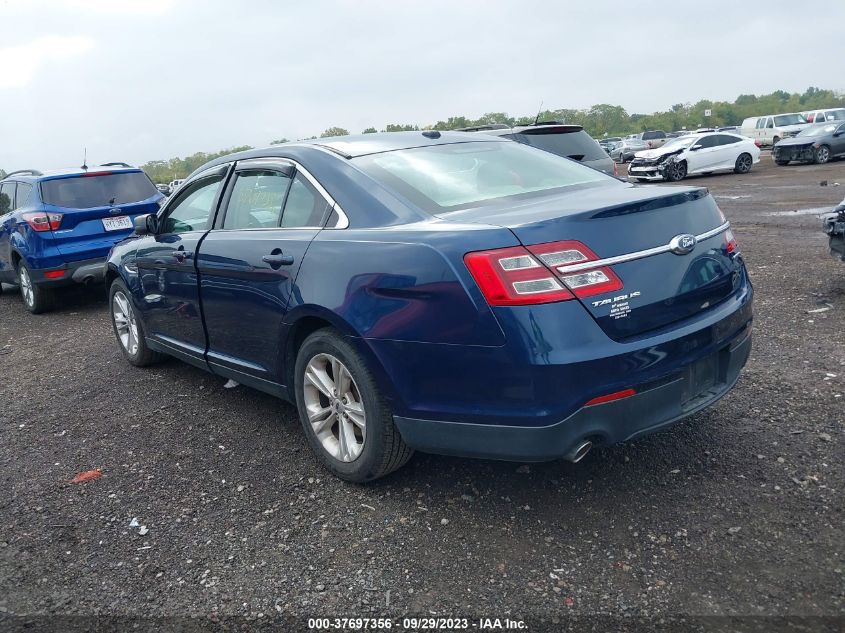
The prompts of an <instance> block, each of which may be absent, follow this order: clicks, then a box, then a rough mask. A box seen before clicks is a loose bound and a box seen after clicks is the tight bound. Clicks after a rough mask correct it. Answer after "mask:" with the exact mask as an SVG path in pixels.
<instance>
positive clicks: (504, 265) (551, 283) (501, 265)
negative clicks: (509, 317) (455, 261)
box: [464, 246, 573, 306]
mask: <svg viewBox="0 0 845 633" xmlns="http://www.w3.org/2000/svg"><path fill="white" fill-rule="evenodd" d="M464 262H465V263H466V265H467V268H469V272H470V274H472V277H473V279H475V283H477V284H478V287H479V288H480V289H481V292H482V293H483V294H484V298H485V299H487V303H489V304H490V305H491V306H520V305H532V304H537V303H552V302H554V301H565V300H567V299H572V298H573V297H572V293H571V292H569V291H568V290H567V289H566V288H564V287H563V284H561V283H560V282H559V281H558V280H557V279H556V278H555V276H554V275H553V274H552V273H551V271H549V270H548V269H547V268H546V267H544V266H543V265H541V264H540V263H538V262H537V260H536V259H534V258H533V257H532V256H531V253H529V252H528V250H526V249H525V248H523V247H522V246H514V247H513V248H499V249H496V250H492V251H477V252H475V253H467V254H466V255H465V256H464Z"/></svg>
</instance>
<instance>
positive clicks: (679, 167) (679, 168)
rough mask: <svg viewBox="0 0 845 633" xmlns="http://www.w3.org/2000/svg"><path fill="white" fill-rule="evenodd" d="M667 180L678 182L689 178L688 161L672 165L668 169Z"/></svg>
mask: <svg viewBox="0 0 845 633" xmlns="http://www.w3.org/2000/svg"><path fill="white" fill-rule="evenodd" d="M665 176H666V180H668V181H669V182H678V181H679V180H683V179H684V178H686V177H687V161H685V160H682V161H678V162H676V163H672V164H671V165H669V166H668V167H667V168H666V174H665Z"/></svg>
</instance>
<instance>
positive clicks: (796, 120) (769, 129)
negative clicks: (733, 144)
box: [740, 112, 809, 146]
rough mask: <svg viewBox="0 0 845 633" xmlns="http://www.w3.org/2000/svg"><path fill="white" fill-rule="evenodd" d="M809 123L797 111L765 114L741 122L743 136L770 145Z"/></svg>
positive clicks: (762, 144)
mask: <svg viewBox="0 0 845 633" xmlns="http://www.w3.org/2000/svg"><path fill="white" fill-rule="evenodd" d="M808 125H809V123H807V120H806V119H805V118H804V117H803V116H802V115H801V114H800V113H799V112H788V113H786V114H767V115H765V116H757V117H750V118H748V119H745V121H743V122H742V127H741V128H740V130H741V131H742V135H743V136H747V137H748V138H750V139H753V140H755V141H757V142H758V143H759V144H760V145H761V146H771V145H774V144H775V143H777V142H778V141H779V140H780V139H782V138H789V137H791V136H795V135H796V134H798V132H800V131H801V130H803V129H804V128H805V127H807V126H808Z"/></svg>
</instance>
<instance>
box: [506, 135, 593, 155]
mask: <svg viewBox="0 0 845 633" xmlns="http://www.w3.org/2000/svg"><path fill="white" fill-rule="evenodd" d="M513 138H514V140H517V141H519V142H520V143H525V144H526V145H530V146H531V147H537V148H539V149H542V150H545V151H547V152H551V153H552V154H557V155H558V156H565V157H566V158H571V159H573V160H588V161H589V160H602V159H606V158H607V154H606V153H605V151H604V150H603V149H602V148H601V145H599V144H598V143H597V142H596V141H595V140H594V139H593V137H592V136H590V135H589V134H587V133H586V132H585V131H584V130H578V131H577V132H554V133H545V134H538V133H533V134H525V133H524V132H523V133H520V134H514V135H513Z"/></svg>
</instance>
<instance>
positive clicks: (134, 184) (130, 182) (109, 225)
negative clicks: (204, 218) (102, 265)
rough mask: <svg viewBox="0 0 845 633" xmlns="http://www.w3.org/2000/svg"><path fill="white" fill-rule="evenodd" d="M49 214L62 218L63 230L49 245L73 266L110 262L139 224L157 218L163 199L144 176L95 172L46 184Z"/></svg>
mask: <svg viewBox="0 0 845 633" xmlns="http://www.w3.org/2000/svg"><path fill="white" fill-rule="evenodd" d="M40 187H41V198H42V201H43V202H44V205H45V206H44V209H45V210H46V211H48V212H52V213H61V214H62V220H61V223H60V224H59V228H58V229H56V230H54V231H53V232H52V235H50V236H49V237H47V236H45V238H46V239H52V240H55V246H56V248H57V249H58V250H59V252H60V253H61V254H62V255H63V256H64V258H65V259H66V260H67V261H83V260H88V259H98V258H103V257H105V256H106V255H107V254H108V252H109V250H110V249H111V247H112V246H114V244H115V243H116V242H119V241H120V240H122V239H123V238H125V237H126V236H128V235H130V234H131V233H132V229H133V219H134V217H135V216H138V215H142V214H145V213H156V212H157V211H158V209H159V206H158V201H159V200H161V199H162V195H161V193H160V192H159V191H158V189H156V188H155V186H154V185H153V183H152V182H151V181H150V179H149V178H148V177H147V175H146V174H145V173H144V172H142V171H141V170H133V171H127V170H118V171H92V172H88V173H84V174H76V175H71V176H59V177H56V178H50V179H47V180H43V181H41V184H40Z"/></svg>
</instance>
